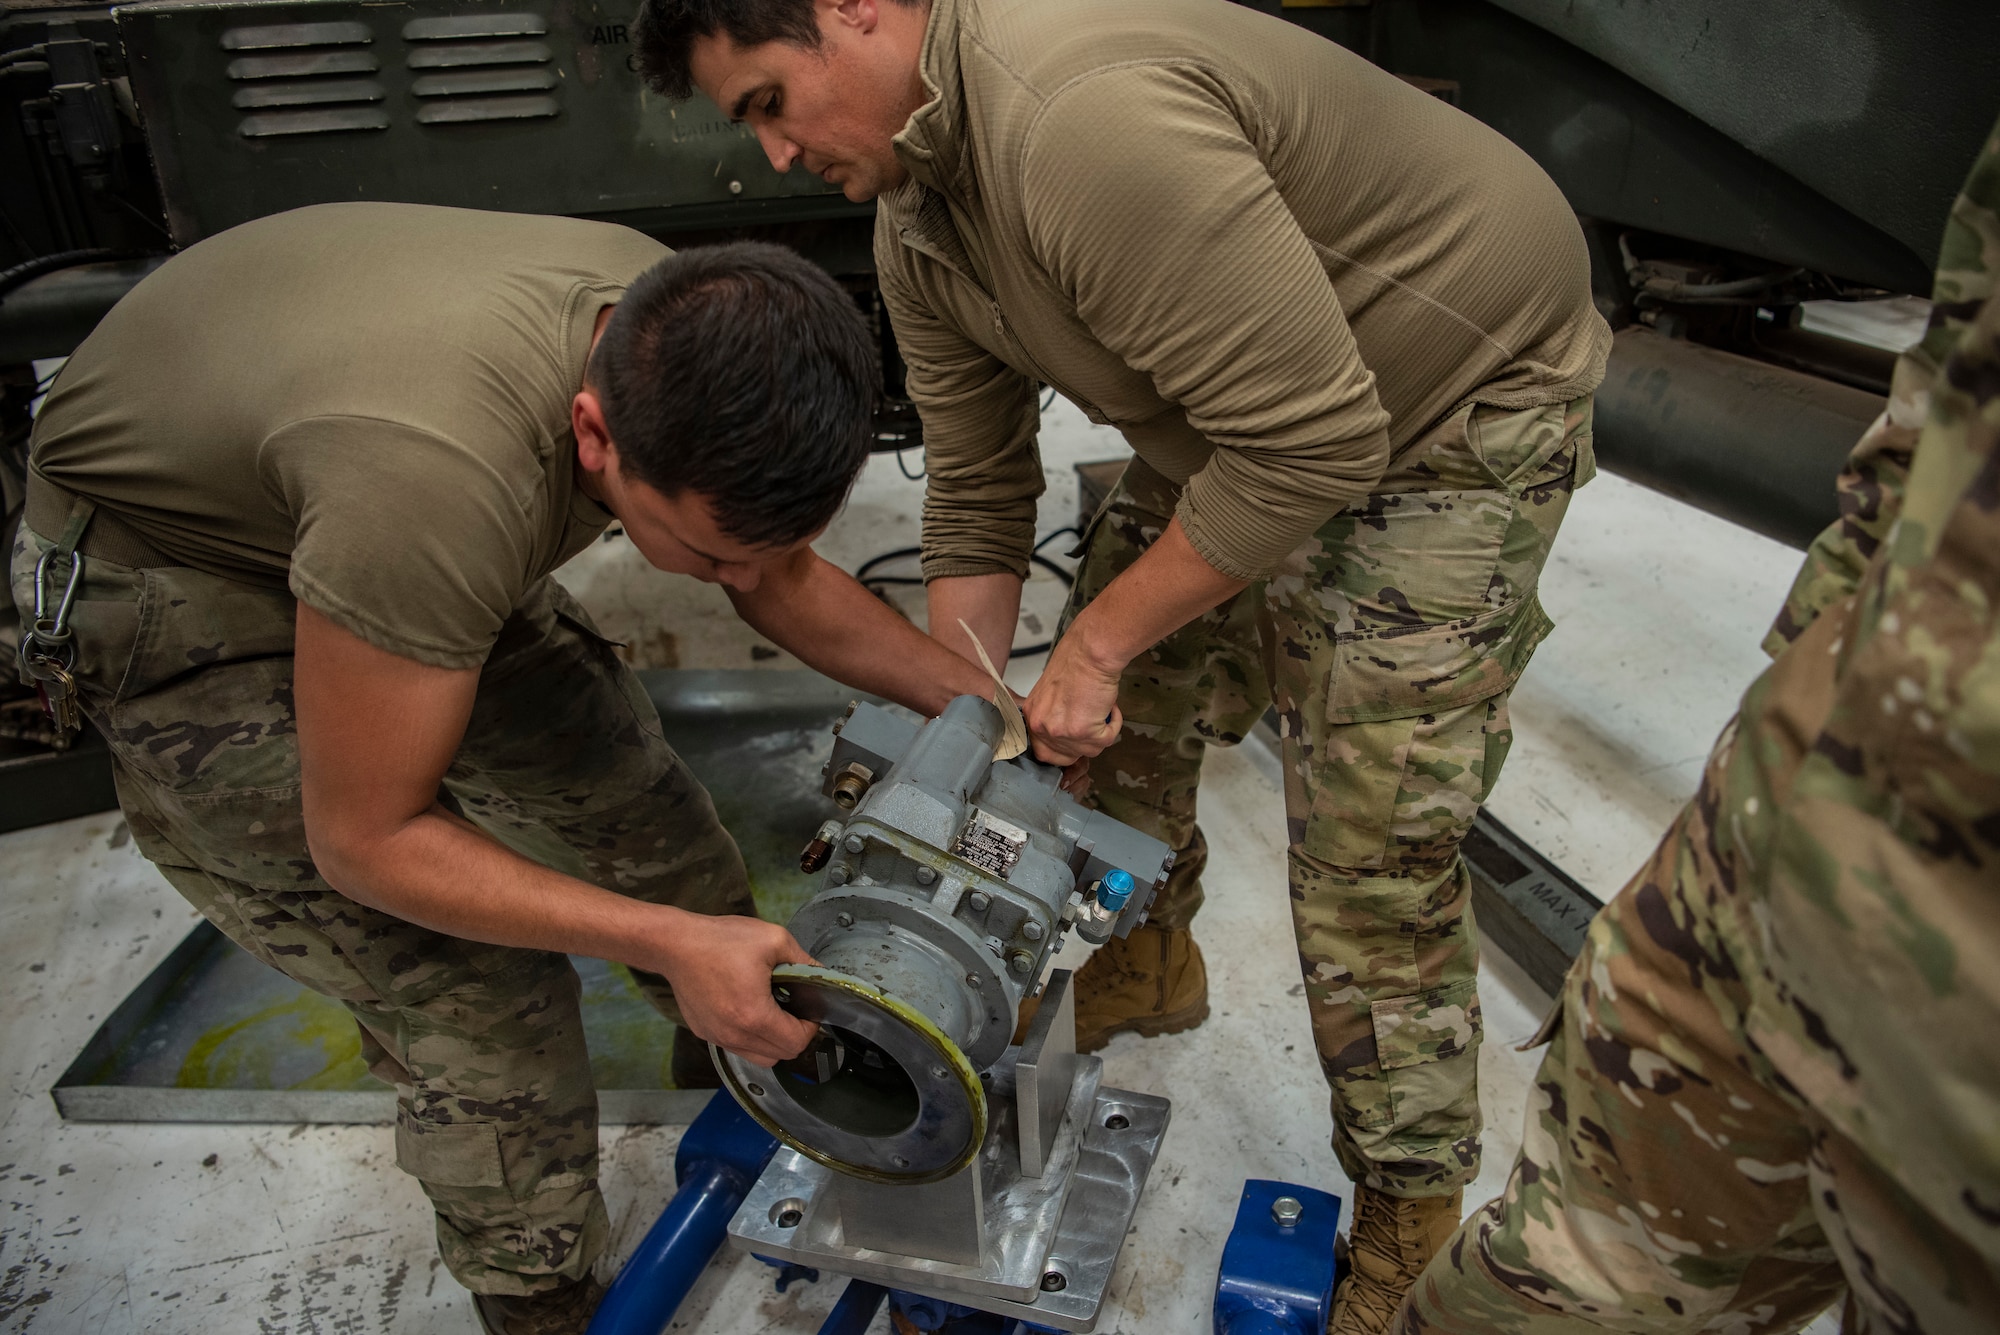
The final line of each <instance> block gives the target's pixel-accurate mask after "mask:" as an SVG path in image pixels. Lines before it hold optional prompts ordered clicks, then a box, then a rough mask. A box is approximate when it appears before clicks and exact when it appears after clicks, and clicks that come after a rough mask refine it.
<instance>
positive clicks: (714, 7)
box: [632, 0, 923, 111]
mask: <svg viewBox="0 0 2000 1335" xmlns="http://www.w3.org/2000/svg"><path fill="white" fill-rule="evenodd" d="M895 2H896V3H898V4H902V5H905V6H915V5H918V4H921V3H923V0H895ZM716 33H723V34H725V35H726V36H727V37H728V38H729V40H730V41H731V42H733V43H735V44H736V45H737V46H740V47H751V46H762V45H764V43H766V42H790V43H791V44H792V45H793V46H797V47H802V48H804V49H805V50H807V51H817V50H819V46H820V35H819V18H818V16H817V15H816V14H815V13H814V12H813V0H645V2H644V3H643V4H641V5H640V6H639V17H638V19H637V20H636V21H635V23H634V25H633V32H632V49H633V52H634V53H635V54H636V55H637V56H638V60H639V75H640V77H641V78H643V79H645V81H646V86H647V87H649V88H651V89H652V90H653V91H654V92H656V93H664V94H665V95H666V96H668V97H672V98H684V97H688V96H690V95H692V94H693V92H694V76H693V73H692V72H691V71H690V70H689V68H688V65H689V61H690V60H691V59H692V57H693V53H694V44H695V43H696V42H698V41H700V40H701V39H702V38H704V37H713V36H714V35H715V34H716ZM723 110H725V111H727V110H728V108H727V107H725V108H723Z"/></svg>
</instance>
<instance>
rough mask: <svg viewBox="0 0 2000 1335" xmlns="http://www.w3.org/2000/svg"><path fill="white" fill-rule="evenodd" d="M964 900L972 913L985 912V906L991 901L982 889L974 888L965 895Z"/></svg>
mask: <svg viewBox="0 0 2000 1335" xmlns="http://www.w3.org/2000/svg"><path fill="white" fill-rule="evenodd" d="M965 902H966V905H967V906H968V907H969V908H971V910H972V911H973V912H974V913H984V912H986V906H987V905H988V904H991V903H992V902H993V901H992V900H991V899H990V898H988V897H987V894H986V892H985V891H984V890H974V891H973V892H972V893H971V894H969V895H967V896H966V897H965Z"/></svg>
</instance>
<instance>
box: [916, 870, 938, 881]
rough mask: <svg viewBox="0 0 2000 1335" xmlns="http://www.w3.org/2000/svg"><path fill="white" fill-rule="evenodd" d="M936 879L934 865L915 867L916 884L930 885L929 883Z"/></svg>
mask: <svg viewBox="0 0 2000 1335" xmlns="http://www.w3.org/2000/svg"><path fill="white" fill-rule="evenodd" d="M936 880H937V868H936V867H919V868H917V884H918V885H930V884H931V883H932V882H934V881H936Z"/></svg>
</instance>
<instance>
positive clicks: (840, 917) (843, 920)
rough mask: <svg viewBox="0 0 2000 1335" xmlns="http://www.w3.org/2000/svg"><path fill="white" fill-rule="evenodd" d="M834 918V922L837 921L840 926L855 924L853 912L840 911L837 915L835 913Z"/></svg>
mask: <svg viewBox="0 0 2000 1335" xmlns="http://www.w3.org/2000/svg"><path fill="white" fill-rule="evenodd" d="M833 920H834V922H835V923H837V924H838V925H839V926H842V927H852V926H854V915H853V914H852V913H838V914H835V915H834V919H833Z"/></svg>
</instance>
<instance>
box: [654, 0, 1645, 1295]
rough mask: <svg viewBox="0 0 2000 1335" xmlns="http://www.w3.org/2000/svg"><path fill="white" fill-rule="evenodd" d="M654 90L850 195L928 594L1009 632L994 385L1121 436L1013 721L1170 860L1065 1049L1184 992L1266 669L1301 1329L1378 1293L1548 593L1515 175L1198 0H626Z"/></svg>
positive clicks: (1462, 997) (1540, 296) (1540, 429)
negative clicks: (1211, 790) (1323, 1188)
mask: <svg viewBox="0 0 2000 1335" xmlns="http://www.w3.org/2000/svg"><path fill="white" fill-rule="evenodd" d="M641 30H642V31H641V36H640V38H639V48H640V58H641V61H642V63H643V65H644V68H646V69H647V71H648V73H649V75H650V77H651V78H652V79H653V81H654V83H655V86H657V87H661V88H663V89H664V90H666V91H667V92H669V93H672V94H682V93H685V92H686V91H687V90H688V89H689V88H690V87H696V86H698V87H699V88H700V89H701V90H702V91H703V92H704V93H706V94H708V95H709V96H710V97H711V98H713V99H714V100H715V102H716V103H717V105H719V106H720V107H721V108H722V109H723V110H724V111H725V112H727V113H728V114H729V115H730V116H732V117H733V118H735V119H738V120H741V121H744V122H747V123H748V124H749V125H750V126H751V127H752V128H753V129H754V130H755V131H756V132H757V134H758V135H759V137H760V139H761V140H762V141H763V143H764V146H765V149H766V151H767V153H768V154H769V155H770V158H771V161H772V162H773V164H774V165H776V166H777V167H778V168H779V169H781V170H783V169H788V168H792V167H803V168H804V169H805V170H808V171H812V172H815V173H817V174H818V175H820V176H822V177H823V178H825V179H826V180H828V181H830V182H834V183H836V184H838V185H840V186H841V187H842V188H843V189H844V190H845V192H846V193H847V195H848V197H849V198H851V199H855V200H864V199H870V198H873V199H876V200H877V201H878V202H877V210H878V211H877V215H876V233H875V237H876V260H877V265H878V269H879V271H880V274H881V282H882V290H883V294H884V298H885V300H886V302H887V306H888V310H889V312H890V315H891V318H892V320H893V322H894V325H895V330H896V336H897V340H898V342H899V344H900V346H901V348H902V352H903V356H904V359H905V361H906V362H907V363H908V364H909V377H908V384H909V387H910V395H911V397H912V398H913V399H914V400H915V401H916V404H917V406H918V408H919V409H920V411H921V412H922V415H923V422H924V436H925V443H926V449H927V461H928V465H929V476H930V483H929V494H928V497H927V500H926V504H925V514H924V519H925V523H924V573H925V577H926V579H927V580H928V581H929V596H930V615H931V620H930V624H931V625H932V626H933V627H934V628H936V629H935V631H934V633H935V634H937V635H938V636H939V638H940V639H942V640H943V641H944V642H945V643H947V644H950V645H952V647H954V648H957V649H959V650H960V651H961V652H963V651H965V650H966V648H967V644H966V641H965V639H964V636H963V633H962V632H960V631H959V630H958V629H957V627H958V624H959V621H960V619H961V618H962V619H963V620H964V621H965V622H966V623H967V624H969V625H970V626H971V627H972V629H973V630H974V631H975V632H976V633H977V634H979V635H980V637H981V638H982V639H984V640H985V641H986V642H987V643H988V644H994V643H998V642H1005V641H1006V640H1008V638H1009V637H1010V633H1011V630H1012V627H1013V624H1014V619H1015V616H1016V612H1017V608H1018V605H1019V596H1020V585H1021V580H1022V577H1023V575H1024V574H1025V572H1026V569H1027V558H1028V555H1029V551H1030V548H1031V546H1032V544H1033V542H1034V521H1035V498H1036V496H1037V495H1038V494H1039V493H1040V491H1041V489H1042V475H1041V470H1040V466H1039V461H1038V459H1037V457H1036V452H1035V444H1034V442H1035V429H1036V423H1037V412H1036V405H1035V389H1036V384H1037V382H1041V383H1045V384H1048V385H1052V386H1054V387H1055V388H1056V389H1058V390H1059V391H1060V392H1062V393H1063V394H1064V395H1065V396H1066V397H1068V398H1070V399H1071V400H1073V401H1074V402H1076V403H1077V404H1079V405H1080V406H1081V407H1083V409H1084V410H1085V412H1086V413H1088V414H1089V415H1090V416H1091V417H1092V418H1093V419H1094V420H1097V421H1101V422H1107V423H1110V424H1112V425H1115V426H1117V427H1119V428H1120V430H1121V431H1123V433H1124V435H1125V437H1126V439H1127V440H1128V441H1129V442H1130V443H1131V445H1132V447H1133V449H1134V451H1135V453H1136V455H1137V457H1136V458H1135V459H1134V461H1133V463H1132V464H1131V466H1130V467H1129V469H1128V470H1127V473H1126V476H1125V478H1124V480H1123V482H1122V483H1121V485H1120V486H1119V488H1118V489H1117V490H1116V492H1114V494H1113V495H1112V497H1111V499H1110V500H1109V501H1108V502H1107V504H1106V506H1105V508H1104V510H1103V511H1102V512H1101V513H1100V514H1099V515H1098V517H1097V519H1096V520H1095V522H1094V523H1093V524H1092V526H1091V530H1090V532H1088V533H1087V534H1085V535H1084V550H1085V556H1084V564H1083V567H1082V569H1081V570H1080V572H1079V575H1078V578H1077V586H1076V594H1075V597H1074V598H1073V599H1072V602H1071V607H1070V612H1069V614H1068V616H1067V617H1066V624H1065V631H1064V634H1063V636H1062V638H1061V640H1060V642H1059V643H1058V644H1057V646H1056V648H1055V651H1054V652H1053V653H1052V654H1051V656H1050V660H1049V664H1048V668H1047V670H1046V671H1045V672H1044V674H1043V676H1042V678H1041V680H1040V682H1039V683H1038V684H1037V685H1036V687H1035V689H1034V692H1033V694H1032V695H1031V696H1030V697H1029V700H1028V704H1027V718H1028V722H1029V726H1030V729H1031V731H1032V733H1033V737H1034V742H1035V746H1036V750H1037V752H1038V753H1039V754H1040V755H1041V756H1042V757H1043V758H1045V759H1049V760H1055V761H1064V762H1067V761H1071V760H1074V759H1076V758H1079V757H1089V756H1095V757H1096V759H1095V761H1094V762H1093V765H1092V771H1091V773H1092V779H1093V783H1094V787H1095V791H1096V794H1097V801H1098V802H1099V803H1100V804H1101V805H1102V806H1103V807H1104V808H1105V809H1106V810H1107V811H1110V812H1112V813H1114V814H1116V815H1117V816H1118V818H1119V819H1121V820H1125V821H1127V822H1130V823H1132V824H1134V825H1136V826H1138V827H1139V828H1142V829H1149V830H1152V831H1154V832H1157V833H1159V834H1160V835H1161V836H1162V837H1163V838H1166V839H1167V840H1168V841H1169V842H1171V843H1172V844H1173V845H1174V846H1175V847H1176V848H1178V849H1180V850H1182V857H1181V859H1180V861H1179V863H1178V865H1177V867H1176V869H1175V877H1174V879H1173V881H1172V882H1170V885H1169V888H1168V891H1167V893H1166V895H1165V896H1164V897H1163V899H1162V901H1161V902H1160V903H1159V904H1158V905H1156V907H1155V909H1154V917H1153V923H1152V925H1151V926H1150V927H1149V928H1148V929H1147V930H1145V931H1142V932H1137V933H1134V934H1133V936H1132V938H1131V939H1130V940H1129V941H1128V942H1125V943H1123V944H1122V945H1121V946H1120V947H1119V948H1118V949H1116V950H1109V951H1100V952H1099V953H1098V954H1097V955H1096V956H1095V957H1094V958H1093V959H1092V961H1091V962H1090V964H1089V965H1088V966H1087V967H1086V968H1085V969H1084V970H1083V971H1082V972H1081V973H1080V974H1079V976H1078V979H1077V989H1078V1017H1077V1018H1078V1028H1079V1037H1080V1041H1081V1042H1083V1043H1084V1044H1085V1045H1086V1046H1094V1045H1096V1044H1100V1043H1102V1042H1103V1041H1104V1040H1105V1039H1107V1038H1108V1037H1109V1036H1110V1035H1111V1034H1113V1033H1116V1032H1119V1031H1120V1030H1134V1031H1137V1032H1139V1033H1141V1034H1157V1033H1163V1032H1171V1031H1173V1030H1176V1029H1180V1028H1185V1027H1187V1026H1189V1025H1191V1024H1195V1023H1199V1022H1200V1020H1201V1019H1202V1018H1203V1017H1204V1016H1205V1015H1206V1014H1207V995H1206V980H1205V975H1204V973H1203V970H1202V965H1201V960H1200V954H1199V952H1198V951H1197V950H1196V949H1195V947H1194V945H1193V942H1192V940H1191V938H1190V937H1189V936H1188V933H1187V923H1188V919H1189V918H1190V917H1191V916H1192V914H1193V912H1194V909H1195V907H1196V906H1197V904H1198V903H1199V899H1200V895H1199V890H1198V876H1199V874H1200V870H1201V866H1202V863H1203V861H1204V853H1205V848H1204V845H1203V842H1202V839H1201V835H1200V832H1199V830H1197V829H1196V828H1195V825H1194V789H1195V783H1196V780H1197V779H1198V776H1199V766H1200V757H1201V753H1202V750H1203V748H1204V747H1205V746H1206V745H1207V744H1209V743H1222V744H1227V743H1230V742H1233V741H1235V740H1237V739H1238V738H1239V737H1240V736H1241V735H1242V734H1243V733H1244V732H1245V731H1246V730H1247V729H1248V728H1249V727H1250V726H1251V725H1252V723H1254V722H1255V720H1256V719H1257V718H1258V716H1259V715H1261V714H1262V713H1263V712H1264V710H1265V709H1266V708H1267V707H1269V706H1275V708H1276V711H1277V714H1278V718H1279V720H1280V724H1281V729H1280V731H1281V734H1282V736H1283V740H1284V751H1285V756H1284V759H1285V774H1286V814H1287V816H1288V818H1289V824H1290V831H1291V848H1290V881H1291V887H1290V888H1291V900H1292V907H1293V913H1294V922H1295V926H1296V929H1297V937H1298V946H1299V953H1300V956H1301V960H1302V964H1303V968H1304V972H1305V981H1306V992H1307V997H1308V1000H1309V1003H1310V1007H1311V1013H1312V1021H1313V1028H1314V1033H1315V1039H1316V1043H1317V1046H1318V1049H1319V1056H1320V1060H1321V1064H1322V1066H1323V1068H1324V1069H1325V1072H1326V1074H1327V1077H1328V1079H1329V1081H1330V1082H1331V1084H1332V1087H1333V1112H1334V1122H1335V1137H1334V1144H1335V1147H1336V1148H1337V1150H1338V1151H1339V1154H1340V1158H1341V1161H1342V1163H1343V1165H1344V1166H1345V1167H1346V1169H1347V1171H1348V1173H1349V1174H1350V1175H1351V1176H1352V1177H1353V1178H1354V1180H1355V1182H1356V1183H1357V1185H1358V1187H1359V1188H1360V1190H1359V1192H1358V1194H1357V1199H1356V1210H1355V1219H1356V1223H1355V1281H1354V1282H1353V1283H1352V1284H1350V1285H1349V1286H1347V1287H1346V1288H1344V1289H1343V1295H1342V1297H1341V1299H1340V1301H1339V1303H1338V1310H1339V1316H1338V1318H1337V1322H1336V1326H1337V1329H1340V1330H1345V1331H1353V1330H1371V1329H1379V1328H1380V1327H1381V1326H1382V1324H1384V1323H1385V1322H1386V1320H1387V1319H1388V1316H1389V1313H1390V1312H1391V1311H1392V1310H1393V1308H1394V1305H1395V1302H1396V1300H1397V1299H1398V1298H1399V1297H1400V1295H1401V1292H1402V1291H1403V1289H1404V1288H1405V1287H1406V1286H1407V1284H1408V1281H1409V1278H1410V1276H1411V1275H1413V1274H1414V1272H1415V1270H1416V1269H1417V1268H1418V1267H1420V1266H1421V1265H1422V1263H1423V1261H1424V1260H1425V1259H1426V1257H1427V1256H1428V1254H1429V1249H1430V1248H1431V1246H1433V1245H1434V1243H1435V1240H1436V1239H1438V1238H1440V1237H1441V1236H1443V1234H1445V1233H1446V1232H1448V1231H1449V1229H1450V1228H1451V1226H1452V1225H1453V1224H1455V1223H1456V1218H1457V1212H1458V1200H1459V1188H1460V1187H1461V1186H1462V1185H1463V1184H1464V1183H1465V1182H1467V1181H1469V1180H1471V1178H1472V1177H1473V1176H1474V1174H1475V1173H1476V1172H1477V1169H1478V1153H1479V1150H1478V1145H1479V1141H1478V1131H1479V1111H1478V1102H1477V1095H1476V1087H1475V1069H1476V1061H1477V1056H1476V1052H1477V1047H1478V1043H1479V1038H1480V1020H1479V1006H1478V999H1477V995H1476V990H1475V983H1474V971H1475V965H1476V951H1475V942H1474V938H1473V935H1472V931H1471V926H1470V921H1469V917H1468V910H1467V900H1468V897H1469V880H1468V877H1467V874H1466V872H1465V870H1464V866H1463V864H1462V862H1461V861H1460V860H1459V857H1458V844H1459V840H1460V838H1461V837H1462V836H1463V835H1464V833H1465V831H1466V830H1467V828H1469V826H1470V823H1471V821H1472V818H1473V816H1474V814H1475V813H1476V812H1477V810H1478V807H1479V805H1480V803H1481V802H1483V801H1484V800H1485V798H1486V795H1487V793H1488V792H1489V791H1490V789H1491V786H1492V783H1493V780H1494V779H1495V777H1496V776H1497V775H1498V772H1499V769H1500V765H1501V763H1502V761H1503V759H1504V757H1505V755H1506V751H1507V745H1508V742H1509V739H1510V737H1511V733H1510V731H1509V728H1508V721H1507V697H1508V692H1509V690H1510V688H1511V687H1512V686H1513V684H1514V682H1515V680H1516V678H1517V677H1518V676H1519V674H1520V671H1521V669H1522V668H1523V667H1524V666H1525V664H1526V662H1527V660H1528V657H1529V655H1530V654H1531V653H1532V652H1533V650H1534V647H1535V645H1536V644H1537V643H1538V642H1539V640H1540V639H1541V637H1542V636H1543V635H1544V634H1545V633H1546V631H1547V630H1548V627H1549V622H1548V619H1547V617H1546V616H1545V615H1544V614H1543V613H1542V610H1541V608H1540V605H1539V603H1538V602H1537V600H1536V597H1535V586H1536V581H1537V578H1538V576H1539V572H1540V569H1541V565H1542V562H1543V560H1544V558H1545V557H1546V555H1547V552H1548V547H1549V543H1550V540H1551V539H1552V538H1553V536H1554V533H1555V530H1556V527H1557V525H1558V523H1559V522H1560V520H1561V517H1562V514H1563V512H1564V509H1565V508H1566V506H1567V503H1568V499H1569V496H1570V494H1571V492H1572V491H1573V489H1574V488H1575V486H1577V485H1578V484H1580V483H1581V482H1583V481H1585V480H1587V478H1588V477H1589V475H1590V471H1591V453H1590V436H1589V424H1590V397H1589V396H1590V392H1591V390H1592V389H1593V388H1594V386H1595V385H1596V383H1597V381H1598V380H1599V379H1600V378H1601V377H1602V375H1603V368H1604V357H1605V353H1606V351H1607V349H1608V347H1609V342H1610V334H1609V330H1608V329H1607V328H1606V327H1605V325H1604V322H1603V321H1602V320H1601V319H1600V318H1599V317H1598V316H1597V314H1596V313H1595V311H1594V309H1593V308H1592V306H1591V301H1590V291H1589V281H1588V265H1587V262H1586V257H1585V254H1584V248H1583V240H1582V236H1581V233H1580V231H1579V229H1578V228H1577V226H1576V222H1575V219H1574V217H1573V216H1572V214H1571V213H1570V211H1569V209H1568V208H1567V206H1566V205H1565V203H1564V201H1563V198H1562V196H1561V194H1560V193H1559V192H1558V191H1557V190H1556V188H1555V186H1554V185H1553V184H1552V183H1551V182H1550V181H1549V180H1548V178H1547V177H1546V176H1544V175H1543V174H1542V172H1541V171H1540V170H1539V169H1538V168H1537V167H1536V166H1535V164H1534V163H1533V162H1532V161H1530V160H1529V159H1528V158H1527V157H1526V156H1525V155H1524V154H1522V153H1521V152H1520V151H1519V150H1517V149H1516V148H1514V147H1513V146H1512V145H1511V144H1509V143H1508V142H1507V141H1506V140H1505V139H1503V138H1501V137H1500V136H1499V135H1498V134H1496V133H1494V132H1493V131H1491V130H1489V129H1487V128H1486V127H1484V126H1482V125H1480V124H1479V123H1478V122H1476V121H1474V120H1472V119H1471V118H1469V117H1467V116H1464V115H1462V114H1460V113H1459V112H1457V111H1455V110H1453V109H1452V108H1450V107H1448V106H1446V105H1444V104H1442V103H1440V102H1438V101H1436V100H1434V99H1432V98H1429V97H1426V96H1424V95H1423V94H1421V93H1419V92H1417V91H1416V90H1414V89H1412V88H1409V87H1407V86H1405V85H1404V84H1402V83H1401V82H1399V81H1398V80H1396V79H1394V78H1392V77H1390V76H1389V75H1387V74H1384V73H1383V72H1381V71H1380V70H1377V69H1375V68H1374V67H1372V66H1370V65H1368V64H1367V63H1366V62H1365V61H1362V60H1360V59H1359V58H1357V57H1355V56H1353V55H1351V54H1350V53H1348V52H1346V51H1344V50H1342V49H1341V48H1339V47H1337V46H1334V45H1333V44H1331V43H1329V42H1325V41H1322V40H1321V39H1319V38H1317V37H1314V36H1311V35H1309V34H1307V33H1306V32H1304V31H1302V30H1301V29H1298V28H1296V27H1293V26H1291V25H1289V24H1286V23H1283V22H1281V21H1279V20H1277V19H1274V18H1271V17H1268V16H1265V15H1261V14H1258V13H1255V12H1253V11H1250V10H1248V9H1245V8H1242V7H1239V6H1237V5H1233V4H1228V3H1224V2H1223V0H1093V3H1091V4H1088V5H1083V6H1078V5H1075V4H1071V3H1066V0H912V2H911V3H909V4H903V3H896V2H894V0H648V4H647V7H646V9H645V10H644V11H643V14H642V23H641Z"/></svg>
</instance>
